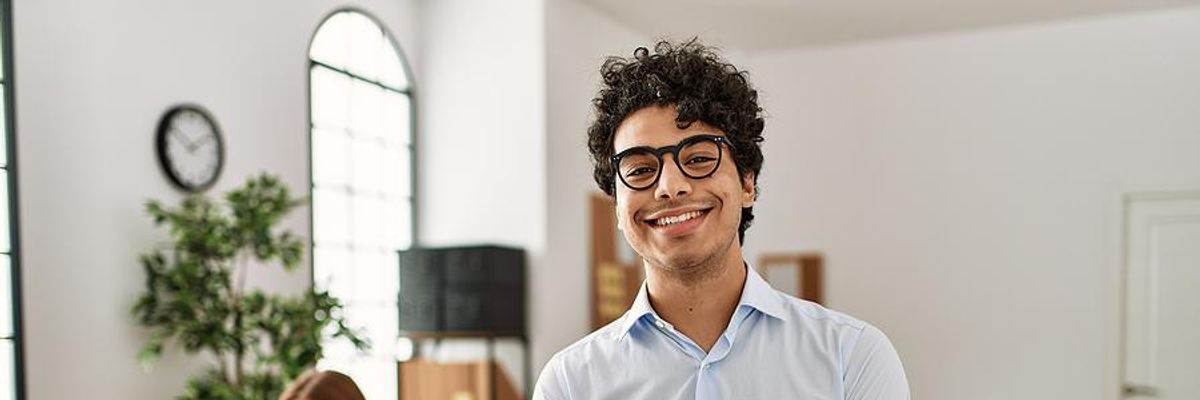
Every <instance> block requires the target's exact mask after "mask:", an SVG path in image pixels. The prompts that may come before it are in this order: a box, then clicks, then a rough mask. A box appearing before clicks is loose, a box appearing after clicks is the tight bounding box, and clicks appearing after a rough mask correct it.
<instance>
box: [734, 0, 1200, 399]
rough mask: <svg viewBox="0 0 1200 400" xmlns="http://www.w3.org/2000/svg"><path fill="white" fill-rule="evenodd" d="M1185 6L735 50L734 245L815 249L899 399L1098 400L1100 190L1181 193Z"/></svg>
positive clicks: (1114, 215) (1115, 223) (1102, 369)
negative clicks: (739, 226) (755, 132)
mask: <svg viewBox="0 0 1200 400" xmlns="http://www.w3.org/2000/svg"><path fill="white" fill-rule="evenodd" d="M1198 37H1200V9H1197V8H1192V9H1183V10H1176V11H1162V12H1153V13H1144V14H1129V15H1125V16H1111V17H1104V18H1090V19H1083V20H1074V21H1063V22H1056V23H1046V24H1037V25H1025V26H1014V27H1008V28H1002V29H989V30H986V31H977V32H962V33H946V34H938V35H929V36H921V37H912V38H904V39H897V40H889V41H880V42H872V43H862V44H856V45H846V46H836V47H828V48H817V49H801V50H794V51H785V52H778V53H771V54H759V55H755V56H754V57H753V58H752V59H751V62H749V63H748V64H747V67H748V68H749V69H750V70H751V71H752V72H753V76H752V78H753V80H754V81H755V82H756V83H757V84H758V85H759V87H760V88H761V90H762V93H763V97H764V103H765V107H766V109H767V110H768V111H769V112H770V114H771V117H770V118H769V120H768V122H767V131H766V133H765V136H766V138H767V140H766V142H765V144H764V146H765V152H766V155H765V157H766V164H765V167H764V171H763V176H762V182H761V184H762V188H763V194H762V199H761V202H760V203H759V207H758V208H757V210H758V213H759V215H760V216H761V218H760V219H758V220H756V226H755V227H753V228H751V230H750V231H749V233H748V236H747V242H748V246H747V247H748V251H747V252H748V253H749V254H755V253H760V252H763V251H768V250H786V249H790V248H796V247H812V248H818V249H822V250H824V251H826V252H827V253H828V255H829V260H828V261H829V263H828V266H829V268H830V270H829V282H828V295H829V303H830V304H831V305H832V306H833V307H834V308H837V309H840V310H842V311H845V312H848V313H850V314H853V315H855V316H858V317H861V318H864V319H866V320H869V321H872V322H874V323H876V324H877V325H879V326H880V327H881V328H882V329H883V330H884V331H885V332H886V333H888V335H890V337H891V338H892V340H893V342H894V344H895V345H896V348H897V349H898V351H899V352H900V355H901V357H902V359H903V360H904V363H905V366H906V367H907V370H908V374H909V379H910V380H911V383H912V390H913V398H920V399H934V400H936V399H946V400H949V399H1016V398H1024V399H1115V398H1116V393H1117V389H1118V385H1119V381H1118V379H1119V378H1118V375H1117V374H1118V370H1117V354H1118V347H1117V339H1118V336H1117V335H1118V325H1117V324H1118V320H1117V319H1116V318H1117V310H1118V305H1119V300H1118V298H1117V288H1118V280H1117V279H1118V276H1119V275H1118V274H1119V268H1120V264H1119V260H1120V259H1119V255H1120V248H1119V246H1120V241H1119V238H1120V229H1121V219H1120V218H1121V214H1120V212H1121V211H1120V208H1119V205H1120V203H1119V196H1120V195H1121V194H1122V193H1123V192H1125V191H1130V190H1143V189H1148V188H1172V187H1185V188H1186V187H1190V188H1197V187H1200V157H1198V156H1197V154H1198V153H1197V151H1198V150H1200V134H1198V133H1200V113H1197V105H1200V75H1197V73H1196V71H1200V41H1197V40H1195V38H1198Z"/></svg>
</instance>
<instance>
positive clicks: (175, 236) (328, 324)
mask: <svg viewBox="0 0 1200 400" xmlns="http://www.w3.org/2000/svg"><path fill="white" fill-rule="evenodd" d="M302 204H303V200H300V199H295V198H292V197H291V195H290V193H289V191H288V188H287V187H286V186H285V185H283V184H282V183H281V182H280V181H279V179H278V178H277V177H274V176H271V175H267V174H262V175H259V176H257V177H253V178H250V179H248V180H247V181H246V183H245V185H243V186H242V187H240V188H237V189H236V190H233V191H231V192H229V193H227V194H226V195H225V196H224V202H223V203H218V202H215V201H213V200H212V199H210V198H208V197H206V196H204V195H191V196H189V197H187V198H186V199H184V200H183V202H182V204H180V205H179V207H175V208H170V207H167V206H164V205H163V204H162V203H161V202H159V201H155V200H150V201H148V202H147V203H146V212H147V213H149V214H150V216H151V217H152V218H153V219H154V222H155V224H156V225H159V226H162V225H165V226H167V228H168V229H169V231H170V237H171V239H172V243H173V245H172V246H171V248H170V249H169V251H162V250H155V251H151V252H150V253H148V254H144V255H142V256H141V258H140V260H141V264H142V268H143V269H144V270H145V272H146V291H145V292H144V293H143V294H142V295H141V296H140V297H139V298H138V300H137V303H136V305H135V306H134V307H133V314H134V315H135V317H136V318H137V321H138V323H139V324H140V325H142V326H144V327H146V328H149V330H150V336H149V339H148V340H147V342H146V344H145V346H143V348H142V350H141V351H140V352H139V353H138V360H139V361H140V362H141V363H142V365H143V366H146V367H149V366H150V365H151V364H152V363H153V361H154V360H156V359H157V358H158V357H159V356H160V355H161V354H162V352H163V349H164V347H165V346H167V345H168V344H174V345H178V346H181V347H182V348H183V349H184V351H186V352H187V353H188V354H196V353H207V354H210V355H212V356H214V357H215V359H216V362H215V363H214V364H213V365H212V366H210V367H209V368H208V369H207V370H206V371H205V372H204V373H202V374H200V375H198V376H194V377H192V378H191V379H189V380H188V383H187V388H186V390H185V392H184V394H183V395H182V396H180V397H179V398H181V399H221V400H226V399H228V400H251V399H253V400H262V399H272V400H273V399H275V398H277V397H278V396H279V394H280V393H281V392H282V391H283V388H284V387H285V385H286V384H287V383H289V382H290V381H291V380H293V379H295V378H296V377H297V376H299V375H300V373H302V372H303V371H304V370H306V369H309V368H312V367H313V366H314V365H316V362H317V361H318V360H319V359H320V358H321V354H322V348H321V340H322V338H323V337H326V336H332V337H336V338H342V339H344V340H349V341H350V342H351V343H352V344H353V345H354V346H355V347H357V348H358V349H360V350H361V349H364V348H366V346H367V343H366V342H365V341H364V340H363V339H361V338H360V337H359V336H358V335H357V334H356V333H355V331H354V330H353V329H351V328H350V327H349V326H348V325H347V324H346V321H345V319H343V318H342V317H341V309H342V305H341V304H340V303H339V301H338V300H337V299H336V298H334V297H333V296H331V295H329V293H327V292H324V291H319V290H316V289H311V288H310V289H309V290H307V291H306V292H305V293H304V294H303V295H299V296H282V295H275V294H267V293H264V292H263V291H261V290H258V289H251V288H247V287H246V272H247V270H248V269H250V268H260V267H266V266H271V265H279V266H282V267H283V269H284V270H286V271H288V272H292V271H294V270H295V269H296V267H297V266H298V265H299V264H300V261H301V259H302V258H303V252H304V248H305V246H304V242H303V241H302V240H301V238H299V237H297V236H295V235H293V234H292V233H291V232H288V231H279V229H277V228H276V227H275V225H276V224H277V223H278V222H279V221H280V220H282V218H283V217H284V216H285V215H287V213H288V212H289V211H291V210H292V209H293V208H295V207H297V206H300V205H302ZM252 263H253V264H254V265H252Z"/></svg>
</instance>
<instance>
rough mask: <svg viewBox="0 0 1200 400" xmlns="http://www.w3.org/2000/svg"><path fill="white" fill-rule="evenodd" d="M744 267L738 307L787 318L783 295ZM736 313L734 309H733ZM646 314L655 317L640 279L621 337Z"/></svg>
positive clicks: (751, 269)
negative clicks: (744, 276) (743, 279)
mask: <svg viewBox="0 0 1200 400" xmlns="http://www.w3.org/2000/svg"><path fill="white" fill-rule="evenodd" d="M743 265H744V266H745V268H746V283H745V284H744V285H743V286H742V297H741V299H739V300H738V308H742V306H747V307H750V308H753V309H755V310H758V311H760V312H762V313H763V314H767V315H769V316H771V317H774V318H778V319H780V320H785V321H786V320H787V317H786V314H785V313H784V304H783V301H784V300H783V296H780V294H779V292H777V291H776V290H775V288H773V287H771V284H769V283H767V281H766V280H764V279H763V278H762V276H759V275H758V271H756V270H755V269H754V268H753V267H751V266H750V264H749V263H744V264H743ZM735 313H736V311H735ZM647 315H651V316H654V318H657V316H656V313H655V312H654V308H653V307H651V306H650V292H649V289H647V287H646V281H645V280H643V281H642V286H641V288H639V289H638V294H637V297H636V298H634V300H633V305H631V306H630V307H629V311H626V312H625V315H624V316H622V317H621V318H622V320H621V330H620V334H621V337H622V338H623V337H625V336H626V335H628V334H629V331H630V330H631V329H633V327H634V326H636V325H637V323H638V321H641V320H642V319H643V318H645V317H646V316H647Z"/></svg>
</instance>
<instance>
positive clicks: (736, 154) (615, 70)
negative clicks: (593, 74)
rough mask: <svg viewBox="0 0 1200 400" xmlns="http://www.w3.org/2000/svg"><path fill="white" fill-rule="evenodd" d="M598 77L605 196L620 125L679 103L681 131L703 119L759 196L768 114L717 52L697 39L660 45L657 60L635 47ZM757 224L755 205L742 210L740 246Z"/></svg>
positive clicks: (597, 156)
mask: <svg viewBox="0 0 1200 400" xmlns="http://www.w3.org/2000/svg"><path fill="white" fill-rule="evenodd" d="M600 74H601V76H602V77H603V79H604V83H603V87H601V89H600V92H599V93H598V94H597V95H596V98H595V99H593V100H592V104H593V105H594V106H595V120H594V121H593V122H592V125H591V126H590V127H588V150H589V151H590V152H591V155H592V167H593V171H592V175H593V177H594V178H595V179H596V184H597V185H599V186H600V190H603V191H604V193H606V194H608V195H609V196H614V195H615V190H616V186H615V185H616V183H615V178H616V174H615V171H613V167H612V163H611V161H610V159H611V158H612V155H613V151H614V149H613V136H614V134H615V133H616V131H617V127H618V126H620V125H621V122H622V121H624V120H625V118H626V117H627V116H629V114H632V113H634V112H636V111H638V110H641V109H642V108H645V107H650V106H667V105H674V106H675V108H676V111H677V112H678V117H677V118H676V119H675V122H676V125H677V126H678V127H679V128H680V129H685V128H687V127H688V126H690V125H691V124H692V122H695V121H701V122H703V123H705V124H708V125H711V126H714V127H716V128H718V129H720V130H722V131H724V132H725V134H726V136H727V137H728V138H729V141H730V146H731V147H732V148H733V150H732V151H731V153H732V154H733V160H734V164H736V165H737V171H738V174H739V175H741V176H743V177H744V176H746V175H747V174H753V177H754V193H755V197H757V196H758V173H759V171H760V170H762V162H763V156H762V149H761V148H760V147H759V146H760V144H759V143H761V142H762V141H763V137H762V131H763V125H764V122H763V116H762V111H763V110H762V108H761V107H759V105H758V91H756V90H754V88H753V87H751V85H750V82H749V81H748V80H747V78H746V75H747V74H746V71H741V70H738V68H737V67H735V66H734V65H733V64H730V63H729V62H727V61H725V59H724V58H722V57H721V56H720V55H719V54H717V51H716V49H715V48H713V47H709V46H706V45H704V44H702V43H700V41H699V40H698V39H696V38H692V39H691V40H688V41H686V42H683V43H679V44H674V43H671V42H669V41H666V40H660V41H659V42H658V43H656V44H655V45H654V53H653V54H651V53H650V50H649V49H647V48H645V47H638V48H637V49H636V50H634V51H633V57H632V58H623V57H609V58H608V59H607V60H606V61H605V62H604V65H603V66H601V67H600ZM753 220H754V213H753V207H745V208H742V219H741V224H740V226H739V227H738V241H739V243H744V242H745V237H746V228H749V227H750V223H751V222H752V221H753Z"/></svg>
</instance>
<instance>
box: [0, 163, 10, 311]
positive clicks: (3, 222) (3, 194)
mask: <svg viewBox="0 0 1200 400" xmlns="http://www.w3.org/2000/svg"><path fill="white" fill-rule="evenodd" d="M11 201H12V199H10V198H8V170H6V169H5V170H0V252H5V253H7V252H9V251H10V250H12V239H11V238H9V237H8V234H9V232H10V228H9V225H8V224H9V221H8V207H9V204H11ZM0 296H8V297H12V296H11V295H10V294H8V292H4V293H3V294H0Z"/></svg>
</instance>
